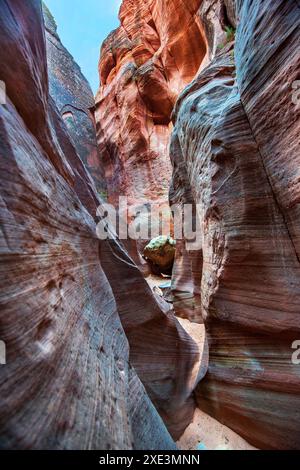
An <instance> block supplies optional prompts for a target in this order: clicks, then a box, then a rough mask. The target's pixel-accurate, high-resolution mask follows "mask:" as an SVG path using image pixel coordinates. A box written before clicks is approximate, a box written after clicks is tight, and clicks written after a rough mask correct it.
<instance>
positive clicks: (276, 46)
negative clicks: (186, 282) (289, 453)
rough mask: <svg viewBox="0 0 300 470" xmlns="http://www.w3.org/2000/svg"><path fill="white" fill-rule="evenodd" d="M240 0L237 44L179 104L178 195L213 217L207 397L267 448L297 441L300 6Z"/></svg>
mask: <svg viewBox="0 0 300 470" xmlns="http://www.w3.org/2000/svg"><path fill="white" fill-rule="evenodd" d="M236 8H237V10H236V18H238V19H239V22H238V25H237V31H236V37H235V48H234V49H233V47H232V45H231V44H222V45H221V47H219V48H218V51H217V55H216V57H215V58H213V60H212V62H211V63H210V64H209V65H208V66H207V67H206V68H205V69H204V70H203V71H202V72H201V73H200V74H198V75H197V77H196V78H195V79H194V80H193V82H192V83H191V84H190V85H189V86H188V87H187V88H186V89H185V90H184V91H183V92H182V94H181V95H180V97H179V99H178V101H177V104H176V109H175V113H174V126H175V127H174V132H173V136H172V143H171V159H172V160H173V164H174V176H173V182H172V194H173V196H174V195H175V198H176V197H178V198H179V199H180V197H181V199H182V202H185V198H187V202H190V201H189V198H190V196H191V195H192V201H193V203H194V204H197V205H198V210H197V213H198V217H199V219H200V225H201V245H202V246H201V250H202V255H203V265H202V280H201V304H202V315H203V318H204V321H205V324H206V328H207V333H208V340H209V369H208V374H207V375H206V377H205V379H204V380H203V381H202V382H201V383H200V384H199V385H198V387H197V390H196V400H197V403H198V406H199V408H200V409H201V410H204V411H206V412H207V413H209V414H210V415H212V416H214V417H215V418H216V419H218V420H219V421H220V422H222V423H224V424H225V425H227V426H229V427H230V428H231V429H233V430H234V431H236V432H238V433H239V434H240V435H241V436H243V437H244V438H245V439H247V440H248V442H250V443H251V444H253V445H255V446H257V447H260V448H273V449H297V448H299V444H300V425H299V423H300V415H299V409H300V369H299V366H298V365H296V364H293V363H292V353H293V349H292V343H293V341H294V340H297V339H299V335H300V331H299V330H300V323H299V314H300V311H299V305H300V287H299V286H300V264H299V250H298V246H299V230H300V216H299V190H300V187H299V156H300V152H299V138H298V137H297V135H298V134H299V112H300V111H299V107H298V108H297V107H296V106H295V104H294V102H293V99H292V93H293V82H294V81H295V80H296V79H297V76H298V74H299V52H298V45H299V40H300V10H299V7H298V5H297V2H294V1H290V2H286V1H283V0H272V1H271V0H266V1H261V0H257V1H255V2H252V1H250V0H243V1H242V0H238V1H236ZM229 31H230V30H229ZM230 32H231V31H230ZM235 65H236V67H235ZM181 180H182V181H186V183H187V185H184V187H182V186H181ZM187 191H188V192H187ZM199 269H200V268H199ZM190 278H192V274H191V273H190ZM173 282H176V279H173Z"/></svg>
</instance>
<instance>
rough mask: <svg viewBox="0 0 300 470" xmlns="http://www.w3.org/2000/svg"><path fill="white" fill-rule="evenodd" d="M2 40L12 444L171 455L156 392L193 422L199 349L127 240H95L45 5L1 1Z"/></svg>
mask: <svg viewBox="0 0 300 470" xmlns="http://www.w3.org/2000/svg"><path fill="white" fill-rule="evenodd" d="M0 43H1V47H0V70H1V79H2V80H3V81H4V82H5V83H6V85H7V95H8V96H7V104H6V105H5V106H0V137H1V147H0V151H1V159H0V161H1V167H0V173H1V178H0V185H1V186H0V192H1V213H0V214H1V238H0V250H1V265H0V278H1V279H0V280H1V291H0V302H1V315H0V337H1V340H3V341H5V343H6V345H7V364H6V365H5V366H1V377H0V397H1V400H0V439H1V440H0V445H1V448H6V449H7V448H9V449H16V448H17V449H131V448H147V449H152V448H153V446H155V448H157V447H159V448H161V449H174V448H175V444H174V442H173V440H172V439H171V437H170V435H169V433H168V432H167V430H166V428H165V426H164V424H163V422H162V420H161V418H160V417H159V415H158V414H157V412H156V410H155V408H154V406H153V405H152V403H151V402H150V399H149V398H148V394H147V393H149V395H150V396H151V398H152V399H153V401H154V403H155V405H156V406H157V408H158V409H159V410H160V411H161V414H162V415H163V416H164V417H165V418H166V421H167V420H168V414H169V412H172V418H173V415H175V416H176V411H179V410H180V412H182V410H183V411H184V412H185V410H187V412H188V415H189V416H190V414H191V413H192V412H193V409H194V404H193V402H192V403H191V401H192V400H191V398H190V396H191V392H192V390H193V389H194V388H195V385H196V384H195V382H192V381H191V380H189V377H190V376H191V377H195V367H197V365H198V367H199V369H200V367H201V354H200V351H199V347H198V345H197V344H196V343H195V342H194V341H193V340H192V338H191V337H190V336H189V335H188V334H187V333H186V332H185V330H184V329H183V328H182V327H181V326H180V324H179V323H178V322H177V321H176V320H175V318H174V315H173V313H172V311H170V310H169V308H168V309H167V308H166V306H163V305H162V304H161V303H159V302H158V301H157V300H156V298H155V297H154V296H153V295H152V292H151V290H150V289H149V288H148V285H147V283H146V282H145V280H144V279H143V277H142V275H141V273H140V271H139V270H138V269H137V268H136V266H135V265H134V264H133V262H132V261H131V259H130V258H129V257H128V255H127V253H126V252H125V250H124V248H122V246H121V245H120V244H119V242H118V241H117V240H114V239H113V240H111V241H110V242H101V243H100V241H99V240H98V238H97V236H96V209H97V206H98V205H99V204H100V199H99V197H98V195H97V191H96V188H95V186H94V182H93V181H92V178H91V177H90V176H89V174H88V173H87V171H86V168H85V167H84V165H83V162H82V160H81V159H80V157H79V154H80V151H81V148H79V150H78V153H77V147H76V139H73V138H71V137H70V133H69V132H71V136H72V130H71V131H70V129H69V128H68V127H66V124H65V122H64V120H63V119H62V117H61V116H60V113H59V111H58V109H57V107H56V105H55V103H54V101H53V99H52V97H51V96H50V94H49V90H48V69H47V59H46V40H45V29H44V23H43V16H42V6H41V2H40V1H38V0H30V1H27V2H24V1H23V0H22V1H21V0H14V1H10V0H1V1H0ZM60 52H61V51H59V52H58V53H59V54H60ZM53 60H54V63H55V59H53ZM55 96H56V95H55ZM56 99H58V98H57V96H56ZM80 122H81V121H80ZM122 284H123V287H122ZM133 286H134V288H135V295H134V298H133V296H132V292H131V289H132V287H133ZM145 304H146V308H145ZM120 319H121V321H120ZM124 330H125V332H126V335H127V337H126V336H125V334H124ZM158 332H159V333H160V337H161V340H160V345H159V347H160V349H159V353H160V354H159V355H158V354H157V353H156V352H155V341H157V342H158ZM127 338H128V339H127ZM128 340H129V343H130V344H128ZM129 348H130V349H129ZM132 366H133V367H134V369H133V367H132ZM135 371H136V372H137V373H138V375H139V378H138V377H137V375H136V372H135ZM204 373H205V372H204ZM202 375H203V374H202ZM199 378H200V377H199ZM140 379H141V380H142V382H143V384H144V385H145V386H146V387H147V391H148V392H146V391H145V388H144V386H143V385H142V383H141V381H140ZM137 407H138V408H137ZM188 419H189V417H188ZM187 424H188V421H187V422H184V421H180V422H179V423H178V422H175V424H174V425H173V426H175V427H176V425H177V426H178V427H179V433H182V431H183V429H182V428H184V427H185V426H186V425H187ZM175 435H176V433H175Z"/></svg>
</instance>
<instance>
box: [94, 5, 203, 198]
mask: <svg viewBox="0 0 300 470" xmlns="http://www.w3.org/2000/svg"><path fill="white" fill-rule="evenodd" d="M200 3H201V1H200V0H193V1H189V2H185V1H183V0H170V1H168V2H165V1H161V0H146V1H145V0H134V1H133V0H124V1H123V3H122V6H121V10H120V15H119V16H120V21H121V26H120V27H119V28H118V29H117V30H116V31H114V32H113V33H111V35H110V36H109V37H108V39H107V40H106V41H105V42H104V44H103V46H102V51H101V58H100V64H99V73H100V78H101V87H100V90H99V92H98V95H97V98H96V112H95V116H96V122H97V138H98V144H99V149H100V152H101V154H102V158H103V161H104V169H105V176H106V180H107V186H108V193H109V199H110V200H111V201H113V202H116V201H117V199H118V196H119V194H122V195H126V196H128V198H129V204H130V206H134V207H137V206H140V205H143V204H147V203H149V202H151V201H152V202H157V203H158V205H160V204H163V203H166V201H167V200H168V191H169V182H170V178H171V164H170V159H169V155H168V145H169V138H170V133H171V130H172V123H171V113H172V110H173V107H174V104H175V101H176V99H177V96H178V94H179V92H180V91H181V90H182V89H183V88H184V87H185V85H187V84H188V83H189V82H190V81H191V79H192V78H193V77H194V75H195V74H196V72H197V70H198V68H199V65H200V64H201V62H202V59H203V57H204V56H205V54H206V45H205V41H204V40H203V39H201V38H202V28H201V24H200V22H199V20H198V17H197V15H195V13H196V11H197V9H198V7H199V4H200Z"/></svg>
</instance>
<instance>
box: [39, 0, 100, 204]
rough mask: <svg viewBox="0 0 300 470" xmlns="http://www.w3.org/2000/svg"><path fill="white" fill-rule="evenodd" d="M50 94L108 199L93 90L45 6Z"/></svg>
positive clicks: (83, 157) (82, 157)
mask: <svg viewBox="0 0 300 470" xmlns="http://www.w3.org/2000/svg"><path fill="white" fill-rule="evenodd" d="M43 16H44V21H45V31H46V46H47V64H48V77H49V92H50V95H51V97H52V98H53V100H54V102H55V104H56V106H57V108H58V110H59V112H60V115H61V116H62V118H63V119H64V121H65V124H66V126H67V128H68V131H69V134H70V136H71V139H72V141H73V143H74V146H75V147H76V150H77V153H78V154H79V156H80V158H81V160H82V161H83V163H84V164H85V166H86V168H87V169H88V170H89V172H90V174H91V176H92V177H93V180H94V182H95V186H96V189H97V192H98V193H99V195H100V196H103V197H106V194H107V188H106V183H105V179H104V169H103V165H102V163H101V155H100V152H99V150H98V146H97V140H96V133H95V122H94V114H93V108H94V106H95V102H94V96H93V93H92V90H91V87H90V85H89V83H88V81H87V80H86V78H85V77H84V76H83V75H82V72H81V70H80V67H79V66H78V65H77V64H76V62H75V61H74V59H73V57H72V56H71V54H70V53H69V52H68V51H67V49H66V48H65V47H64V45H63V44H62V43H61V40H60V38H59V36H58V34H57V25H56V22H55V20H54V18H53V16H52V14H51V12H50V11H49V9H48V8H47V6H46V5H45V4H44V3H43Z"/></svg>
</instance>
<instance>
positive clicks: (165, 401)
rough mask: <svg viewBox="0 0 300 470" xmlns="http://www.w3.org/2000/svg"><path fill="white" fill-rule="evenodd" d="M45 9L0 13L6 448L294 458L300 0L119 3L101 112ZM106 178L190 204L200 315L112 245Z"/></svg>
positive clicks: (191, 269)
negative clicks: (100, 233) (252, 451)
mask: <svg viewBox="0 0 300 470" xmlns="http://www.w3.org/2000/svg"><path fill="white" fill-rule="evenodd" d="M44 15H45V22H46V26H45V25H44V21H43V12H42V5H41V2H40V0H28V1H26V2H24V1H23V0H14V1H13V0H0V45H1V47H0V80H3V81H4V82H5V84H6V88H7V104H6V105H4V106H2V105H1V106H0V139H1V140H0V142H1V145H0V154H1V158H0V196H1V198H0V219H1V234H0V235H1V236H0V255H1V259H0V261H1V262H0V285H1V289H0V339H1V340H2V341H5V343H6V346H7V364H6V365H5V366H1V376H0V447H1V448H5V449H7V448H8V449H31V448H32V449H99V450H100V449H122V450H126V449H132V448H135V449H147V450H150V449H175V448H176V445H175V443H174V441H173V439H176V440H178V439H179V438H180V437H182V439H181V440H180V441H179V445H180V446H182V445H183V446H185V447H188V448H193V446H195V445H198V443H199V439H198V437H199V436H200V437H201V441H203V442H204V443H210V444H207V445H211V446H212V447H213V446H214V445H216V446H217V445H218V442H219V441H218V439H219V438H220V439H221V445H222V446H224V445H225V446H226V444H227V441H226V438H228V436H229V440H230V445H232V446H233V447H235V448H249V447H251V445H252V446H255V447H259V448H267V449H269V448H273V449H297V448H299V444H300V424H299V423H300V415H299V413H300V412H299V410H300V369H299V366H298V365H295V364H293V363H292V352H293V350H292V348H291V345H292V343H293V341H294V340H298V339H299V335H300V331H299V330H300V323H299V314H300V313H299V312H300V310H299V305H300V264H299V256H300V242H299V239H300V238H299V234H300V213H299V193H300V188H299V181H300V179H299V171H300V170H299V168H300V165H299V163H300V162H299V159H300V152H299V113H300V110H299V107H297V106H296V105H295V103H294V102H293V100H292V93H293V83H294V82H295V81H296V80H297V79H299V66H300V63H299V62H300V56H299V52H298V49H299V47H298V46H299V40H300V10H299V7H298V5H297V2H296V1H294V0H291V1H284V0H264V1H263V0H256V1H255V2H254V1H251V0H243V1H242V0H203V1H201V0H192V1H191V0H190V1H189V2H187V1H186V0H168V1H167V2H166V1H163V0H146V1H142V0H124V1H123V4H122V6H121V10H120V20H121V26H120V27H119V28H118V29H117V30H116V31H114V32H113V33H112V34H111V35H110V36H109V37H108V39H107V40H106V41H105V43H104V45H103V47H102V53H101V59H100V64H99V72H100V77H101V87H100V90H99V92H98V95H97V99H96V107H95V108H94V109H93V107H94V102H93V97H92V94H91V91H90V87H89V85H88V83H87V82H86V80H85V78H84V77H83V75H82V74H81V71H80V69H79V67H78V66H77V65H76V64H75V62H74V60H73V59H72V57H71V56H70V54H69V53H68V52H67V51H66V49H65V48H64V47H63V45H62V44H61V42H60V40H59V37H58V36H57V32H56V26H55V22H54V20H53V18H52V16H51V14H50V12H48V11H47V10H46V11H45V12H44ZM46 51H47V53H46ZM179 93H180V95H179ZM178 95H179V98H178ZM177 98H178V100H177ZM176 100H177V102H176ZM174 105H175V108H174ZM94 111H95V118H96V130H97V141H98V149H96V147H95V142H96V139H95V130H94V126H93V112H94ZM173 126H174V127H173ZM171 132H172V137H171V143H170V159H169V150H168V145H169V140H170V135H171ZM99 156H100V158H99ZM170 160H171V161H170ZM102 163H103V168H104V173H105V183H107V184H108V190H109V199H110V200H111V201H112V202H116V200H117V198H118V196H119V194H122V195H127V196H129V204H130V206H131V207H142V206H143V205H147V204H148V203H150V202H158V206H159V207H165V205H166V202H167V199H168V189H169V183H170V180H171V184H170V191H169V200H170V203H171V204H174V203H176V204H179V205H183V204H185V203H189V204H191V205H193V207H194V214H193V220H194V222H195V224H198V226H197V225H196V226H197V235H198V238H199V240H200V243H198V244H197V245H195V246H194V247H193V248H194V249H192V246H191V244H188V245H186V243H185V240H178V241H177V243H176V253H175V263H174V268H173V275H172V283H171V288H172V292H171V294H170V297H172V300H174V308H175V311H176V314H177V315H178V316H181V317H184V318H185V319H184V320H183V319H180V320H177V319H176V318H175V316H174V310H173V309H172V307H171V305H170V303H168V302H166V301H165V300H164V299H163V298H162V296H160V295H158V294H157V293H155V292H154V293H153V292H152V289H151V288H150V286H149V285H148V284H147V283H146V281H145V279H144V278H143V276H142V274H141V271H140V269H138V267H137V266H136V264H135V263H134V261H133V259H132V257H134V259H135V260H137V261H138V259H139V253H138V249H139V250H140V249H141V246H138V247H137V246H133V245H134V244H132V243H131V242H128V243H127V244H126V245H127V249H129V250H130V254H131V255H133V256H129V254H128V252H127V250H126V248H125V247H124V245H123V244H122V243H121V242H120V241H119V240H118V239H116V238H115V237H111V239H109V240H107V241H100V240H99V239H98V238H97V235H96V233H97V232H96V229H97V224H98V223H99V218H98V217H97V216H96V211H97V207H98V206H99V205H101V197H100V195H99V192H100V193H101V194H102V193H103V191H104V189H103V188H104V187H105V186H104V183H103V174H102V169H101V165H102ZM89 172H90V173H91V175H90V173H89ZM164 217H166V218H167V213H166V212H165V216H164ZM145 221H146V219H144V222H145ZM137 222H138V223H140V222H143V219H141V218H138V220H137ZM108 229H109V231H111V227H108ZM142 248H143V247H142ZM158 292H159V291H158ZM187 319H189V320H193V322H195V323H190V322H189V321H188V320H187ZM208 349H209V350H208ZM196 407H197V408H196ZM203 412H205V413H208V414H209V415H210V416H212V417H214V418H215V419H217V420H218V423H216V422H215V421H214V420H212V419H210V418H206V415H205V414H204V413H203ZM202 420H204V421H205V422H203V428H201V430H200V431H199V425H201V421H202ZM207 423H210V424H207ZM165 425H166V426H167V428H168V431H167V429H166V427H165ZM222 425H225V426H227V427H229V428H230V429H231V430H233V431H235V433H238V434H239V435H240V436H242V438H243V439H241V438H240V437H239V436H237V435H236V434H235V433H234V432H231V431H230V430H228V429H226V428H224V427H223V426H222ZM210 426H215V430H216V432H217V440H215V439H214V433H213V432H212V433H211V436H207V435H206V433H209V432H210V430H209V429H210V428H209V427H210ZM205 429H206V430H205ZM185 430H186V432H185V433H184V431H185ZM169 432H170V433H171V435H172V437H171V435H170V434H169ZM190 433H192V434H193V435H192V436H191V434H190ZM194 433H195V435H194ZM198 433H199V436H198ZM203 433H204V434H203ZM224 433H225V434H224ZM228 433H229V434H228ZM231 439H232V441H231ZM244 439H247V441H248V442H249V443H250V444H251V445H250V446H249V445H248V444H247V443H246V442H245V441H244Z"/></svg>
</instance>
